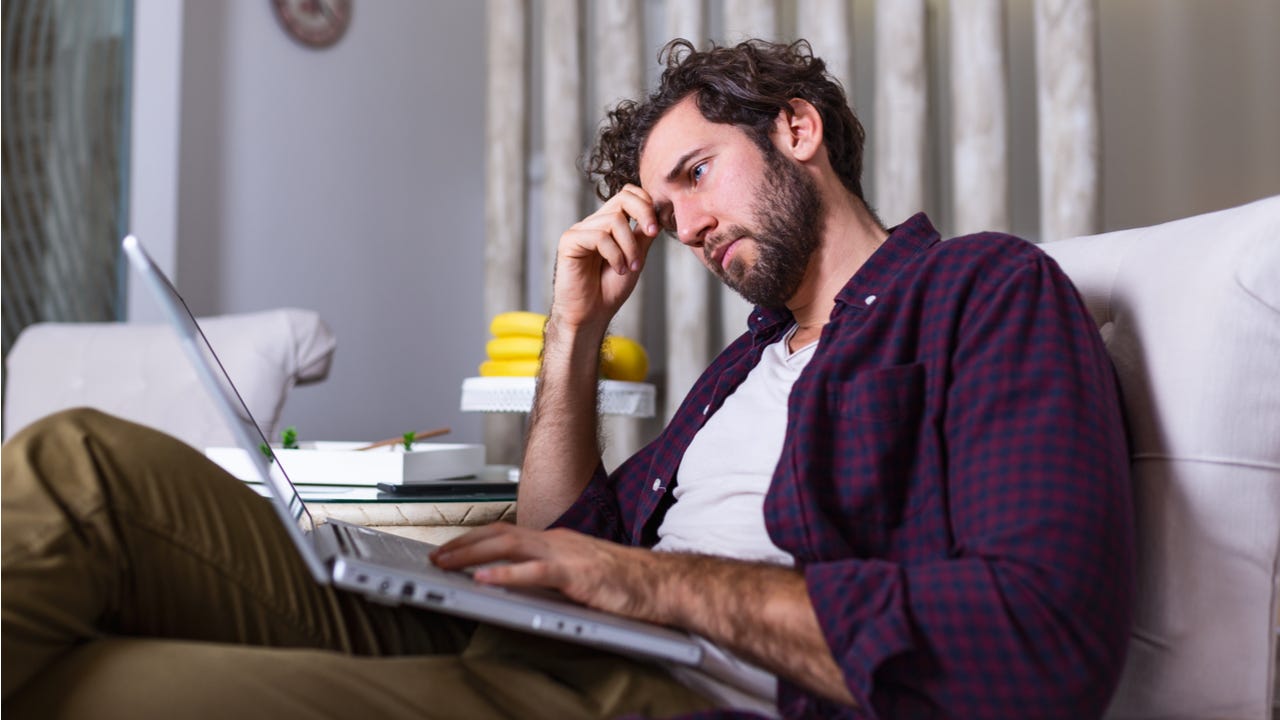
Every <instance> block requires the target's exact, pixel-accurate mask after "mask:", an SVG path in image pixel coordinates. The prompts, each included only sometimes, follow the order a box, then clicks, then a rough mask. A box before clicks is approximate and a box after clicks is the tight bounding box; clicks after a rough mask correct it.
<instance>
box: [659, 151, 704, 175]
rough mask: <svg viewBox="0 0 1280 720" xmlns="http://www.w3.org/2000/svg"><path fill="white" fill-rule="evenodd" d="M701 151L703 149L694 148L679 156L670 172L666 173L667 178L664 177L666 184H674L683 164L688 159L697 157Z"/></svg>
mask: <svg viewBox="0 0 1280 720" xmlns="http://www.w3.org/2000/svg"><path fill="white" fill-rule="evenodd" d="M702 151H703V148H701V147H696V148H694V149H692V150H690V151H689V152H687V153H685V154H683V155H681V156H680V159H678V160H676V164H675V165H673V166H672V167H671V172H669V173H667V177H666V180H667V182H669V183H670V182H675V180H676V178H677V177H679V176H680V171H682V170H683V169H684V166H685V164H686V163H688V162H689V160H690V158H692V157H693V156H694V155H697V154H698V153H700V152H702Z"/></svg>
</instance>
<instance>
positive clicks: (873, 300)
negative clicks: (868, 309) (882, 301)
mask: <svg viewBox="0 0 1280 720" xmlns="http://www.w3.org/2000/svg"><path fill="white" fill-rule="evenodd" d="M875 301H876V296H875V295H868V296H867V299H866V300H865V302H866V303H867V304H868V305H870V304H871V303H873V302H875Z"/></svg>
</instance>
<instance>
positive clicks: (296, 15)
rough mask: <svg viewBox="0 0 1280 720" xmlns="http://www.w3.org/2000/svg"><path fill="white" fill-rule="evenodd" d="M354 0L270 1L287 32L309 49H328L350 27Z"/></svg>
mask: <svg viewBox="0 0 1280 720" xmlns="http://www.w3.org/2000/svg"><path fill="white" fill-rule="evenodd" d="M351 2H352V0H271V7H272V8H274V10H275V14H276V18H277V19H279V20H280V25H281V26H283V27H284V29H285V32H287V33H289V36H290V37H292V38H293V39H294V40H297V41H298V42H300V43H302V44H303V45H306V46H307V47H313V48H322V47H328V46H329V45H332V44H334V43H336V42H338V39H339V38H341V37H342V34H343V33H345V32H346V31H347V26H348V25H350V24H351Z"/></svg>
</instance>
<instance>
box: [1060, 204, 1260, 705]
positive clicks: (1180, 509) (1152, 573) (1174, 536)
mask: <svg viewBox="0 0 1280 720" xmlns="http://www.w3.org/2000/svg"><path fill="white" fill-rule="evenodd" d="M1042 247H1043V248H1044V249H1045V250H1046V251H1047V252H1048V253H1049V254H1050V255H1052V256H1053V257H1054V258H1055V259H1056V260H1057V261H1058V263H1059V264H1060V265H1061V266H1062V268H1063V269H1064V270H1065V271H1066V273H1067V275H1068V276H1070V277H1071V279H1072V281H1073V282H1074V283H1075V284H1076V286H1077V287H1078V288H1079V290H1080V292H1081V294H1082V295H1083V296H1084V298H1085V301H1086V303H1087V304H1088V306H1089V310H1090V312H1091V313H1092V314H1093V316H1094V319H1095V320H1096V321H1097V322H1098V324H1099V326H1100V328H1101V330H1102V334H1103V337H1104V338H1105V339H1106V341H1107V347H1108V350H1109V351H1110V353H1111V356H1112V358H1113V360H1114V361H1115V365H1116V369H1117V372H1118V375H1119V378H1120V386H1121V390H1122V392H1123V394H1124V405H1125V414H1126V420H1127V421H1128V424H1129V429H1130V433H1131V443H1132V453H1133V476H1134V477H1133V481H1134V499H1135V505H1136V515H1137V526H1138V578H1137V580H1138V601H1137V607H1136V616H1135V626H1134V629H1133V635H1132V640H1131V643H1130V646H1129V656H1128V662H1127V665H1126V667H1125V671H1124V675H1123V678H1122V680H1121V685H1120V688H1119V690H1118V692H1117V694H1116V697H1115V699H1114V701H1113V702H1112V704H1111V708H1110V710H1109V711H1108V717H1114V718H1268V717H1271V716H1272V715H1271V713H1272V703H1273V702H1274V693H1275V681H1276V677H1275V675H1276V625H1277V618H1278V617H1280V603H1278V602H1277V597H1278V595H1277V566H1278V564H1280V196H1277V197H1273V198H1267V199H1264V200H1259V201H1257V202H1254V203H1250V204H1248V205H1244V206H1241V207H1238V208H1232V209H1229V210H1223V211H1220V212H1216V213H1210V214H1206V215H1200V216H1196V217H1192V218H1187V219H1185V220H1179V221H1175V222H1170V223H1165V224H1163V225H1157V226H1153V227H1147V228H1140V229H1135V230H1124V231H1120V232H1112V233H1107V234H1103V235H1096V236H1091V237H1082V238H1073V239H1071V240H1064V241H1060V242H1054V243H1046V244H1045V245H1043V246H1042Z"/></svg>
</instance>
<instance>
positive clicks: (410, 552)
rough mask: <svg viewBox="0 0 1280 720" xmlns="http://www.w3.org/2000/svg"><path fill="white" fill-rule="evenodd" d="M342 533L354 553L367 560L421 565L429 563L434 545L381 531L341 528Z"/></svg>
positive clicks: (402, 564) (411, 565)
mask: <svg viewBox="0 0 1280 720" xmlns="http://www.w3.org/2000/svg"><path fill="white" fill-rule="evenodd" d="M343 530H344V531H345V532H343V533H342V534H343V535H345V536H346V539H347V540H348V541H349V542H350V544H351V548H352V549H353V550H354V551H355V553H356V555H358V556H360V557H362V558H366V559H369V560H377V561H378V562H382V563H389V564H395V565H400V566H405V565H408V566H410V567H422V566H423V565H430V564H431V560H430V558H429V557H428V555H429V554H430V553H431V551H432V550H435V548H436V546H434V545H431V544H428V543H424V542H420V541H418V540H410V539H409V538H405V537H400V536H399V535H392V534H391V533H383V532H362V531H360V530H356V529H348V528H345V527H344V528H343Z"/></svg>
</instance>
